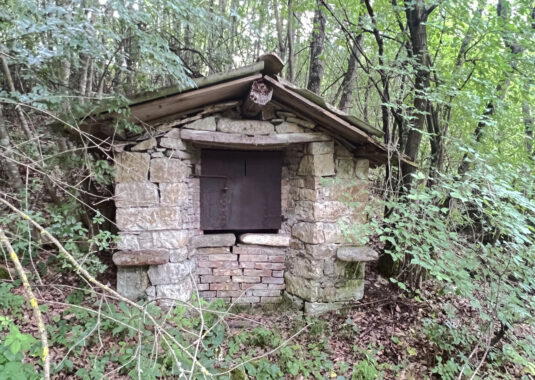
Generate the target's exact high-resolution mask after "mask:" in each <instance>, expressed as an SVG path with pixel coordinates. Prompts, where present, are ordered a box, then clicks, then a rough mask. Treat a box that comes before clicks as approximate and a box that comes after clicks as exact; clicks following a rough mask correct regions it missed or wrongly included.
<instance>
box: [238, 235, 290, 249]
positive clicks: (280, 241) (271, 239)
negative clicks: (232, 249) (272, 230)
mask: <svg viewBox="0 0 535 380" xmlns="http://www.w3.org/2000/svg"><path fill="white" fill-rule="evenodd" d="M240 242H242V243H244V244H256V245H267V246H272V247H289V246H290V235H283V234H252V233H248V234H242V235H240Z"/></svg>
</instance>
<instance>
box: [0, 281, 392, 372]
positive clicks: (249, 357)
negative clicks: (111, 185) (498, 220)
mask: <svg viewBox="0 0 535 380" xmlns="http://www.w3.org/2000/svg"><path fill="white" fill-rule="evenodd" d="M15 285H18V284H11V283H0V306H1V307H2V309H3V310H9V316H5V317H4V316H3V317H1V319H0V379H2V380H8V379H17V380H18V379H33V378H35V379H38V378H40V376H41V375H40V372H39V371H40V369H41V368H40V367H41V365H42V363H41V362H40V358H39V353H40V348H41V345H40V341H39V340H38V337H34V336H32V335H31V334H29V333H22V332H21V328H19V327H18V326H17V325H18V324H23V325H24V322H23V321H24V319H25V316H26V315H27V313H29V310H28V309H26V306H25V301H24V298H23V297H22V296H20V295H17V294H14V293H13V290H14V289H15V288H16V287H15ZM65 304H66V305H67V306H66V307H64V308H62V309H61V310H60V309H55V308H52V309H49V307H48V306H47V305H44V306H41V307H42V309H43V311H46V312H48V315H49V316H51V318H50V320H49V323H48V324H47V332H48V337H49V344H50V346H51V347H53V351H54V352H57V353H59V355H53V356H52V363H51V372H52V374H53V375H56V376H60V377H63V376H74V377H75V378H77V379H100V378H108V377H112V376H114V375H120V376H126V377H129V378H142V379H160V378H179V377H180V376H181V375H185V374H187V372H188V371H190V370H191V369H192V359H191V356H190V355H196V357H197V359H198V362H199V363H200V364H201V365H202V367H204V368H205V369H206V370H207V371H208V372H210V373H211V374H214V375H215V376H216V377H217V378H218V379H233V380H234V379H282V378H288V377H289V378H298V377H299V376H302V377H303V378H307V379H309V378H315V379H324V378H336V379H376V378H381V377H382V373H383V369H384V368H385V365H381V364H379V363H378V362H377V360H376V359H375V357H374V355H373V352H372V351H371V350H369V349H368V348H366V347H365V348H360V347H357V346H356V345H355V346H354V352H355V355H357V357H359V358H361V360H358V361H354V362H353V361H351V362H349V361H344V360H338V361H333V359H332V351H331V348H330V347H329V337H330V336H331V335H332V334H333V333H334V331H333V328H332V326H331V325H330V324H329V323H328V322H327V321H326V320H324V319H320V318H311V317H303V316H300V314H294V316H295V318H293V319H291V320H289V322H288V324H282V325H269V326H267V325H264V324H263V323H262V322H259V323H252V322H250V323H247V326H245V327H243V328H240V329H237V330H233V329H229V328H228V326H227V323H226V321H227V320H228V319H231V318H232V319H237V320H247V319H244V318H241V317H236V315H237V314H233V315H227V314H226V311H227V309H228V305H225V304H224V303H223V302H222V301H215V302H210V303H208V302H206V301H204V300H202V299H201V300H199V301H195V302H193V303H192V304H193V305H197V306H198V305H199V304H200V305H201V307H202V309H203V312H202V313H198V312H197V311H195V310H193V309H192V308H191V307H189V306H186V305H180V306H177V307H175V308H173V309H172V310H166V309H161V308H159V307H157V306H155V305H153V304H147V305H145V306H146V309H145V310H146V312H147V313H150V315H151V316H153V317H154V318H155V320H156V321H157V323H158V324H160V326H162V327H163V328H164V329H165V331H166V335H162V334H161V332H159V331H158V330H157V329H156V328H155V326H154V324H153V323H152V322H151V321H150V320H149V319H148V318H147V317H146V316H145V315H144V314H143V312H141V311H140V310H139V309H137V308H134V307H131V306H129V305H127V304H125V303H123V302H119V303H110V302H109V300H106V299H103V298H102V297H100V296H97V295H95V294H93V293H91V292H89V291H87V290H75V291H73V292H72V293H70V294H69V295H68V296H67V297H66V300H65ZM281 306H282V308H283V309H284V305H281ZM242 311H243V309H242ZM248 311H249V312H250V313H252V312H256V316H259V315H260V313H278V314H280V313H281V310H280V309H277V307H276V306H272V308H271V309H269V308H268V309H266V310H256V311H255V310H253V309H250V308H249V309H248ZM244 315H253V314H244ZM349 330H351V328H350V329H349ZM199 331H202V333H203V339H202V343H201V344H200V345H199V346H197V344H196V338H195V337H196V335H197V334H198V333H199ZM292 336H295V338H294V339H289V338H290V337H292ZM171 337H172V338H171ZM179 346H182V347H186V348H187V350H186V351H187V352H186V351H185V350H183V349H181V348H180V347H179ZM188 353H189V355H188ZM203 372H204V370H203V369H201V368H200V366H199V364H198V363H197V364H196V365H195V367H194V376H193V378H203Z"/></svg>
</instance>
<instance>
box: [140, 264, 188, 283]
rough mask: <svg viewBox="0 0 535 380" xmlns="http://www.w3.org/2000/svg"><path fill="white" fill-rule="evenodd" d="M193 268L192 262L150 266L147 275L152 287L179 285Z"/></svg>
mask: <svg viewBox="0 0 535 380" xmlns="http://www.w3.org/2000/svg"><path fill="white" fill-rule="evenodd" d="M194 268H195V261H194V260H186V261H184V262H182V263H167V264H163V265H156V266H151V267H150V268H149V271H148V274H149V278H150V282H151V284H152V285H167V284H180V283H181V282H183V281H184V279H185V278H186V277H188V276H189V275H190V274H191V273H192V272H193V270H194Z"/></svg>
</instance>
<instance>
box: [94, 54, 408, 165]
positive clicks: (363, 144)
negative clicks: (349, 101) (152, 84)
mask: <svg viewBox="0 0 535 380" xmlns="http://www.w3.org/2000/svg"><path fill="white" fill-rule="evenodd" d="M281 68H282V63H281V62H280V60H278V57H276V56H275V55H272V54H267V55H264V56H262V57H260V58H259V61H258V62H256V63H254V64H252V65H249V66H245V67H242V68H239V69H236V70H232V71H228V72H225V73H218V74H214V75H210V76H208V77H204V78H198V79H194V80H193V84H192V85H191V86H190V87H177V86H173V87H166V88H161V89H158V90H155V91H150V92H145V93H140V94H137V95H135V96H134V97H132V98H131V99H130V103H129V107H130V112H131V115H132V120H134V121H136V122H138V123H142V124H145V125H155V124H160V123H162V122H165V121H166V120H172V119H173V118H177V117H183V116H184V115H187V114H188V113H189V112H191V113H193V112H194V111H196V110H199V109H203V108H205V107H206V106H209V105H212V104H213V105H216V104H220V103H224V102H228V101H232V100H242V99H244V98H245V97H246V96H247V95H248V92H249V90H250V89H251V85H252V84H253V82H254V81H257V80H259V79H263V80H264V82H266V83H267V84H268V85H270V86H271V88H272V89H273V95H272V99H271V101H272V102H274V103H275V104H277V105H280V106H282V107H284V108H285V109H288V110H289V111H291V112H292V113H295V114H296V115H298V116H299V117H302V118H305V119H308V120H311V121H313V122H314V123H316V124H318V125H319V126H320V127H322V129H324V130H326V131H328V132H330V133H331V134H332V135H333V136H334V137H335V138H339V139H343V140H345V141H346V143H349V145H351V146H352V147H353V148H354V152H355V153H356V154H357V155H361V156H365V157H367V158H369V159H370V160H371V161H372V163H374V164H376V165H377V164H381V163H385V162H386V161H387V160H388V158H389V157H391V158H394V159H396V160H398V159H401V160H402V161H404V162H408V163H410V162H409V161H408V160H407V159H406V157H399V156H398V155H397V154H395V153H394V152H389V151H388V149H387V147H386V146H385V145H384V144H383V143H381V142H379V141H377V140H375V138H374V137H376V138H381V137H382V136H383V132H382V131H380V130H378V129H376V128H374V127H373V126H371V125H370V124H368V123H367V122H365V121H363V120H361V119H359V118H357V117H355V116H351V115H348V114H347V113H345V112H343V111H340V110H338V109H336V108H335V107H334V106H332V105H330V104H328V103H326V102H325V100H324V99H323V98H321V97H320V96H318V95H316V94H314V93H313V92H311V91H309V90H306V89H300V88H297V87H296V86H294V85H293V84H291V83H290V82H288V81H286V80H284V79H282V78H281V77H279V76H278V75H276V73H278V72H280V70H281ZM99 116H100V117H97V118H96V119H95V120H94V122H89V123H86V124H85V128H84V129H85V130H86V131H88V132H90V133H104V134H108V135H111V134H114V135H115V136H116V134H115V133H116V131H111V130H109V129H110V126H109V123H107V122H105V121H103V120H102V116H103V115H99ZM104 119H106V118H104ZM106 130H108V131H107V132H108V133H106ZM346 145H347V144H346ZM411 164H412V163H411Z"/></svg>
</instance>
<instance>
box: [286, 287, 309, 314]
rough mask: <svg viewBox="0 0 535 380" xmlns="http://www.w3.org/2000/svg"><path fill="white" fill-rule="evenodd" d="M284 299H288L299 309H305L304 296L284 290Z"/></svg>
mask: <svg viewBox="0 0 535 380" xmlns="http://www.w3.org/2000/svg"><path fill="white" fill-rule="evenodd" d="M282 297H283V299H286V300H287V301H288V303H290V305H292V306H293V307H295V308H296V309H298V310H303V308H304V306H305V301H304V300H303V299H302V298H299V297H298V296H294V295H293V294H290V293H288V292H286V291H285V292H284V293H283V295H282Z"/></svg>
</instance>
